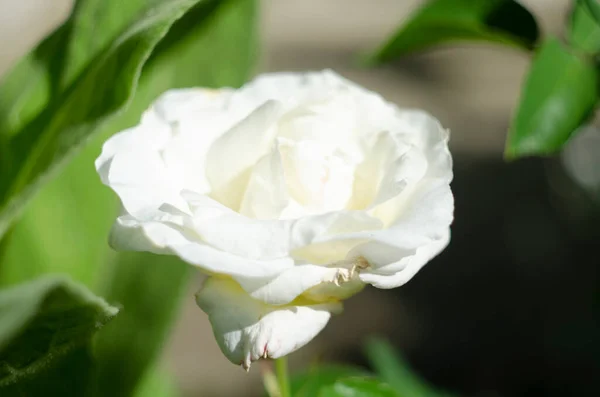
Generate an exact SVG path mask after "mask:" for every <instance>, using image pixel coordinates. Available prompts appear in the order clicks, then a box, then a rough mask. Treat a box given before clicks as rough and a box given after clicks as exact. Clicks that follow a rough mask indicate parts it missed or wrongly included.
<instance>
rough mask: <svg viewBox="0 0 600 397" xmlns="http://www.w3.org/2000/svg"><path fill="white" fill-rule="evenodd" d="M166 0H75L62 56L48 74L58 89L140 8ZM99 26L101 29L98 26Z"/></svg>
mask: <svg viewBox="0 0 600 397" xmlns="http://www.w3.org/2000/svg"><path fill="white" fill-rule="evenodd" d="M168 1H169V0H127V1H122V0H76V1H75V5H74V7H73V13H72V16H71V18H70V19H69V21H68V22H67V23H66V25H67V27H68V30H69V34H68V37H66V39H65V40H64V42H63V46H64V49H63V52H64V55H63V57H62V59H56V58H57V57H56V56H54V57H52V55H51V54H50V56H49V57H48V58H52V59H54V60H55V62H60V64H59V65H58V67H56V68H55V69H56V71H55V72H54V73H52V79H53V82H54V84H56V86H58V87H59V89H61V90H62V89H64V88H67V87H68V86H69V85H70V84H71V83H72V82H73V80H74V79H75V78H76V77H77V76H78V75H79V74H81V72H82V71H83V70H84V69H85V67H86V66H87V65H88V64H89V63H90V61H91V60H92V59H94V58H95V57H96V56H97V55H98V54H99V53H101V52H102V50H103V49H104V48H105V47H106V46H107V45H109V44H110V43H111V42H112V41H114V40H115V39H116V38H117V37H118V35H119V33H121V32H122V31H123V29H125V28H126V27H127V26H128V25H129V24H130V23H131V21H135V19H136V17H137V16H138V15H139V14H140V12H141V11H143V10H147V9H148V8H149V7H151V6H155V5H158V4H160V3H167V2H168ZM99 27H101V28H99Z"/></svg>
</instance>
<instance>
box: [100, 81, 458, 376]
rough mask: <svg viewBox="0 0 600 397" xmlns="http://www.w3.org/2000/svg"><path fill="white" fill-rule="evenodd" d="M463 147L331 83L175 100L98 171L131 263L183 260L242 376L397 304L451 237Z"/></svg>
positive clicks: (163, 102)
mask: <svg viewBox="0 0 600 397" xmlns="http://www.w3.org/2000/svg"><path fill="white" fill-rule="evenodd" d="M447 141H448V132H447V131H446V130H444V129H443V128H442V127H441V126H440V124H439V122H438V121H437V120H436V119H434V118H433V117H431V116H430V115H428V114H426V113H424V112H422V111H413V110H404V109H399V108H397V107H396V106H394V105H392V104H390V103H387V102H385V101H384V100H383V99H382V98H381V97H380V96H379V95H377V94H375V93H373V92H370V91H367V90H365V89H364V88H362V87H359V86H357V85H355V84H353V83H352V82H350V81H348V80H345V79H344V78H342V77H340V76H338V75H337V74H335V73H333V72H331V71H324V72H315V73H281V74H268V75H263V76H260V77H258V78H256V79H255V80H254V81H252V82H250V83H248V84H247V85H245V86H244V87H242V88H240V89H239V90H233V89H220V90H209V89H202V88H192V89H182V90H173V91H169V92H167V93H165V94H163V95H162V96H161V97H160V98H159V99H158V100H157V101H156V102H155V103H154V104H153V106H152V107H151V108H150V109H149V110H147V111H146V112H145V113H144V115H143V117H142V121H141V123H140V124H139V125H137V126H135V127H133V128H131V129H128V130H125V131H123V132H121V133H119V134H116V135H114V136H113V137H112V138H110V139H109V140H108V141H107V142H106V143H105V145H104V148H103V150H102V154H101V155H100V157H99V158H98V159H97V161H96V168H97V170H98V173H99V174H100V177H101V178H102V181H103V182H104V183H105V184H106V185H108V186H110V187H111V188H112V189H113V190H114V191H115V192H116V193H117V194H118V195H119V197H120V199H121V202H122V205H123V212H122V215H120V216H119V217H118V218H117V220H116V222H115V224H114V227H113V230H112V232H111V236H110V243H111V245H112V246H113V247H114V248H115V249H119V250H136V251H150V252H154V253H157V254H168V255H177V256H179V257H180V258H182V259H183V260H184V261H186V262H188V263H191V264H193V265H195V266H198V267H199V268H200V269H202V270H203V271H204V272H205V273H206V274H207V275H208V276H209V277H208V279H207V280H206V282H205V283H204V285H203V287H202V288H201V289H200V291H199V292H198V293H197V295H196V300H197V303H198V305H199V306H200V308H202V310H204V311H205V312H206V313H207V314H208V317H209V319H210V322H211V324H212V327H213V331H214V334H215V337H216V339H217V342H218V344H219V346H220V348H221V350H222V351H223V353H224V354H225V356H227V358H229V360H231V361H232V362H234V363H238V364H241V365H243V366H244V367H245V368H248V367H249V366H250V364H251V362H252V361H255V360H258V359H259V358H263V357H264V358H266V357H269V358H278V357H281V356H284V355H286V354H288V353H290V352H292V351H294V350H296V349H298V348H300V347H301V346H303V345H305V344H306V343H307V342H309V341H310V340H311V339H312V338H314V337H315V335H317V334H318V333H319V332H320V331H321V330H322V329H323V327H324V326H325V325H326V324H327V322H328V321H329V318H330V317H331V314H332V313H338V312H339V311H340V310H341V308H342V303H341V301H342V300H343V299H345V298H348V297H349V296H351V295H353V294H355V293H357V292H359V291H360V290H361V289H362V288H363V287H364V286H365V285H366V284H371V285H373V286H375V287H377V288H394V287H398V286H400V285H402V284H404V283H406V282H407V281H408V280H409V279H410V278H411V277H412V276H413V275H414V274H415V273H416V272H417V271H418V270H419V269H420V268H421V267H422V266H423V265H424V264H425V263H427V261H429V260H430V259H431V258H433V257H434V256H435V255H437V254H438V253H439V252H440V251H441V250H442V249H443V248H444V247H445V246H446V245H447V244H448V241H449V237H450V231H449V226H450V223H451V221H452V217H453V215H452V213H453V197H452V193H451V190H450V186H449V184H450V181H451V179H452V159H451V156H450V153H449V151H448V146H447Z"/></svg>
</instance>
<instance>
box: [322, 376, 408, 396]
mask: <svg viewBox="0 0 600 397" xmlns="http://www.w3.org/2000/svg"><path fill="white" fill-rule="evenodd" d="M317 396H318V397H399V396H398V395H397V394H396V393H395V392H394V389H392V388H391V387H390V386H389V385H387V384H386V383H383V382H381V381H379V380H377V379H370V378H347V379H339V380H337V381H336V382H335V383H333V384H332V385H329V386H325V387H323V388H321V389H320V390H319V394H317ZM400 397H402V396H400Z"/></svg>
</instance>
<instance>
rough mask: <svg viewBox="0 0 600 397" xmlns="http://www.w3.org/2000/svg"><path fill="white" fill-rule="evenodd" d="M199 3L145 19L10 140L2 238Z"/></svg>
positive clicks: (1, 201)
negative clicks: (175, 25) (169, 33)
mask: <svg viewBox="0 0 600 397" xmlns="http://www.w3.org/2000/svg"><path fill="white" fill-rule="evenodd" d="M198 1H200V0H171V1H169V2H167V3H165V4H164V5H161V6H160V7H157V8H155V9H153V10H152V11H151V12H148V13H147V14H145V16H144V17H142V18H141V19H140V20H139V21H138V22H137V23H135V24H134V25H132V27H131V28H129V29H128V30H127V31H125V32H124V33H123V34H122V35H120V36H119V38H118V39H117V40H115V41H114V42H113V44H112V45H111V46H110V47H109V48H108V49H107V50H106V51H105V52H103V53H102V54H101V55H99V56H98V57H96V58H95V59H94V60H93V61H92V62H91V64H90V66H89V67H88V68H87V69H86V71H85V72H84V73H83V74H82V75H81V76H80V77H79V78H78V79H77V80H76V81H75V82H74V83H73V85H72V86H71V87H70V88H69V89H68V90H66V92H65V94H64V95H61V97H60V98H59V99H57V100H55V101H53V103H52V105H51V106H49V107H47V108H46V109H45V110H44V111H43V112H42V113H41V114H40V115H39V116H38V117H36V119H35V120H33V121H32V122H31V123H29V124H28V126H26V127H25V130H24V131H22V132H21V133H19V134H18V135H17V136H16V137H15V139H13V141H12V142H11V145H10V150H11V153H12V154H13V158H14V159H18V160H21V162H17V163H15V164H13V165H12V169H10V168H9V170H8V171H6V172H5V173H4V174H3V175H0V236H2V235H3V234H4V233H5V232H6V230H7V229H8V227H9V226H10V224H11V222H12V221H13V220H14V219H15V218H16V216H17V215H18V214H19V213H20V212H21V211H22V209H23V207H24V205H25V203H26V202H27V201H28V200H29V199H30V198H31V197H32V195H33V193H34V192H35V191H37V190H38V189H39V187H40V186H41V183H43V181H44V180H46V179H48V178H49V177H50V176H51V174H52V171H55V169H56V168H57V166H59V165H60V164H61V163H63V162H64V161H66V160H67V159H68V156H70V155H72V154H73V153H75V152H76V149H78V148H79V147H80V146H81V145H82V144H83V143H84V142H85V141H86V140H87V139H89V137H90V136H91V135H92V134H93V133H95V132H97V131H98V130H99V129H100V128H101V127H102V126H103V125H105V123H106V122H107V121H108V120H110V119H111V118H112V116H114V115H115V114H116V113H118V112H119V111H121V110H122V109H123V108H124V107H125V106H126V105H127V104H128V103H129V101H130V100H131V98H132V96H133V93H134V92H135V88H136V85H137V82H138V79H139V76H140V72H141V68H142V66H143V64H144V62H145V61H146V60H147V59H148V57H149V55H150V53H151V51H152V49H153V48H154V47H155V46H156V44H157V43H158V42H159V41H160V39H162V38H163V37H164V35H165V34H166V33H167V31H168V30H169V28H170V27H171V25H172V24H173V23H174V22H175V21H176V20H177V19H179V18H180V17H181V16H182V15H183V14H184V13H185V12H186V11H188V10H189V9H190V8H191V7H192V6H194V5H195V4H196V3H197V2H198Z"/></svg>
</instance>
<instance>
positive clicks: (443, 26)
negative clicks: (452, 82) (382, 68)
mask: <svg viewBox="0 0 600 397" xmlns="http://www.w3.org/2000/svg"><path fill="white" fill-rule="evenodd" d="M538 36H539V32H538V27H537V23H536V21H535V18H534V17H533V15H531V13H530V12H529V11H527V9H526V8H524V7H523V6H522V5H521V4H519V3H518V2H517V1H514V0H430V1H428V2H427V3H425V5H423V6H422V7H421V8H420V9H419V10H417V11H416V12H415V13H414V14H413V15H412V16H411V17H410V18H409V19H408V21H407V22H406V23H405V24H404V25H403V26H402V27H401V28H400V29H399V30H398V32H397V33H396V34H395V35H394V36H393V37H391V38H390V39H389V40H388V41H387V42H386V43H385V44H383V46H381V47H380V48H379V49H378V50H376V51H375V53H374V54H372V55H371V56H369V58H368V62H369V63H374V64H377V63H382V62H387V61H390V60H392V59H395V58H398V57H401V56H403V55H406V54H409V53H412V52H416V51H423V50H427V49H429V48H431V47H433V46H436V45H439V44H444V43H448V42H456V41H485V42H492V43H499V44H504V45H508V46H511V47H518V48H525V49H528V50H530V49H532V48H533V47H534V45H535V43H536V42H537V40H538Z"/></svg>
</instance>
